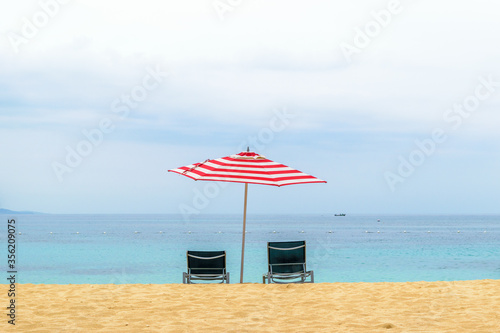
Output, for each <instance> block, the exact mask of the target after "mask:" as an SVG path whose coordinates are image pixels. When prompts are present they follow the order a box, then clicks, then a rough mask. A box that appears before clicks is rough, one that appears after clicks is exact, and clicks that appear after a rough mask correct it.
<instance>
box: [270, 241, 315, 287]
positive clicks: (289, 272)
mask: <svg viewBox="0 0 500 333" xmlns="http://www.w3.org/2000/svg"><path fill="white" fill-rule="evenodd" d="M267 259H268V266H269V268H268V272H267V274H264V275H263V276H262V283H266V280H267V283H271V282H274V283H305V282H309V283H313V282H314V272H313V271H307V270H306V241H292V242H268V243H267ZM307 278H310V281H306V280H307Z"/></svg>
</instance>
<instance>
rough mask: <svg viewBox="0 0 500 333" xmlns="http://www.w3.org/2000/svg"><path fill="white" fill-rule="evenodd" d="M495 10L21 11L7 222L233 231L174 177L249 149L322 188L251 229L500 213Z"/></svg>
mask: <svg viewBox="0 0 500 333" xmlns="http://www.w3.org/2000/svg"><path fill="white" fill-rule="evenodd" d="M499 9H500V4H498V3H496V2H493V1H485V0H479V1H474V2H472V1H466V0H458V1H457V0H453V1H452V0H442V1H430V0H419V1H417V0H400V1H397V0H390V1H378V0H371V1H366V0H358V1H355V0H353V1H321V0H312V1H307V2H305V1H295V0H276V1H268V0H267V1H264V0H254V1H245V0H192V1H159V0H145V1H141V2H138V1H115V0H107V1H97V0H85V1H83V0H82V1H79V0H40V1H32V0H25V1H17V2H14V1H10V2H8V3H6V4H3V6H2V11H1V12H0V36H1V37H0V156H1V160H0V208H8V209H12V210H32V211H39V212H46V213H64V214H85V213H130V214H150V213H151V214H156V213H182V214H183V215H184V216H187V217H190V216H193V215H196V214H203V213H231V214H240V213H242V210H243V191H244V186H243V184H237V183H231V184H218V183H212V182H195V181H193V180H191V179H188V178H186V177H182V176H180V175H178V174H174V173H171V172H167V171H168V170H169V169H173V168H177V167H180V166H183V165H188V164H192V163H195V162H201V161H204V160H206V159H208V158H219V157H223V156H228V155H232V154H236V153H239V152H240V151H242V150H246V147H247V146H248V147H249V148H250V150H251V151H255V152H257V153H259V154H262V155H264V156H266V157H268V158H269V159H272V160H274V161H277V162H281V163H283V164H286V165H288V166H291V167H293V168H296V169H298V170H300V171H303V172H306V173H308V174H311V175H313V176H316V177H318V178H320V179H324V180H326V181H327V183H326V184H303V185H294V186H285V187H279V188H278V187H271V186H263V185H250V186H249V197H248V212H249V214H268V213H277V214H282V213H320V214H334V213H347V214H498V213H500V205H499V200H498V198H499V188H500V174H499V170H500V131H499V130H498V127H499V125H500V112H499V111H500V63H499V61H498V59H500V47H499V37H498V32H499V31H500V21H499V20H498V12H499Z"/></svg>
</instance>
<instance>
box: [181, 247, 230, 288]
mask: <svg viewBox="0 0 500 333" xmlns="http://www.w3.org/2000/svg"><path fill="white" fill-rule="evenodd" d="M186 255H187V273H186V272H184V273H183V274H182V283H194V282H193V281H197V280H204V281H219V280H220V282H219V283H224V282H225V283H229V272H227V271H226V251H187V254H186Z"/></svg>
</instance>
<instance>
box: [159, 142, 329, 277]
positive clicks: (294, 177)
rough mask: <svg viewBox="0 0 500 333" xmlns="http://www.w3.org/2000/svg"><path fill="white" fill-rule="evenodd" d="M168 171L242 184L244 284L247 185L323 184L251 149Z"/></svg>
mask: <svg viewBox="0 0 500 333" xmlns="http://www.w3.org/2000/svg"><path fill="white" fill-rule="evenodd" d="M168 171H171V172H175V173H178V174H180V175H183V176H186V177H189V178H191V179H194V180H205V181H221V182H234V183H244V184H245V201H244V206H243V235H242V245H241V274H240V283H243V262H244V258H245V229H246V216H247V197H248V184H261V185H271V186H286V185H295V184H307V183H326V181H324V180H321V179H318V178H316V177H313V176H311V175H308V174H306V173H303V172H301V171H299V170H295V169H292V168H290V167H288V166H286V165H284V164H281V163H277V162H274V161H271V160H270V159H267V158H266V157H264V156H262V155H259V154H256V153H254V152H250V151H246V152H241V153H239V154H236V155H230V156H227V157H222V158H217V159H214V160H210V159H208V160H206V161H205V162H201V163H195V164H191V165H188V166H184V167H180V168H177V169H171V170H168Z"/></svg>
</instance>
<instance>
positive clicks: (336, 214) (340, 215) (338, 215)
mask: <svg viewBox="0 0 500 333" xmlns="http://www.w3.org/2000/svg"><path fill="white" fill-rule="evenodd" d="M335 216H345V214H335Z"/></svg>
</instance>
